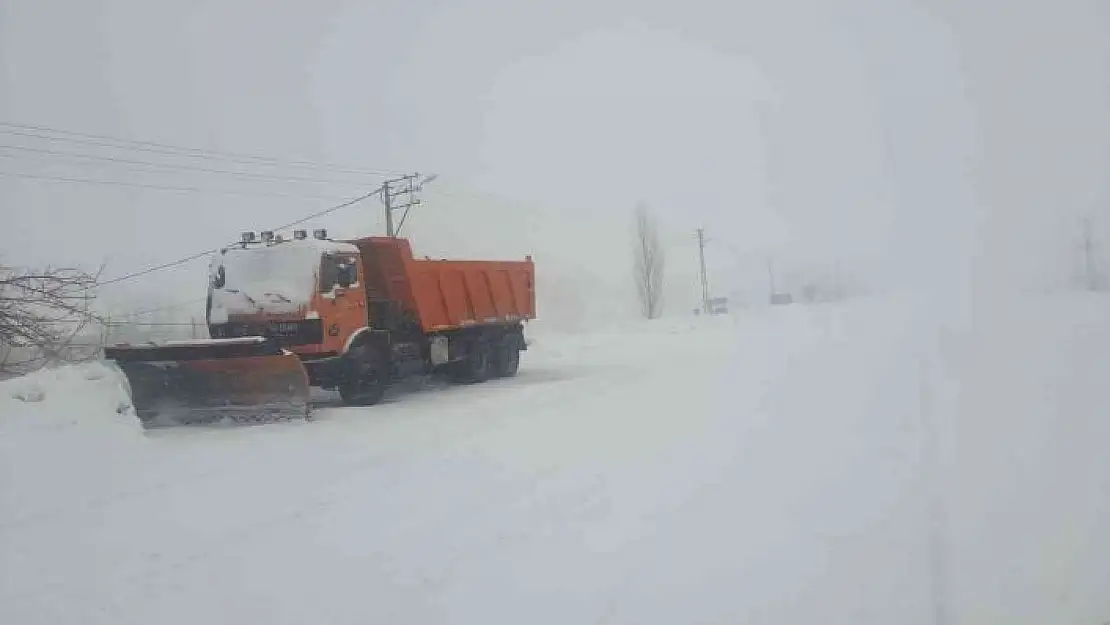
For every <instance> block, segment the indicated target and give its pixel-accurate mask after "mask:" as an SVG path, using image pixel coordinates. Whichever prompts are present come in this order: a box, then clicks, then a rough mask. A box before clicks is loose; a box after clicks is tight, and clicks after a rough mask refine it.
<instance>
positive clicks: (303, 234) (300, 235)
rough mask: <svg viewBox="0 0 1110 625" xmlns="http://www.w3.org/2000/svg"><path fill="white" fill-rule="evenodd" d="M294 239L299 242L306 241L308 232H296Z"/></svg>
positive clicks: (294, 232)
mask: <svg viewBox="0 0 1110 625" xmlns="http://www.w3.org/2000/svg"><path fill="white" fill-rule="evenodd" d="M293 238H294V239H296V240H298V241H304V240H305V239H307V238H308V230H294V231H293Z"/></svg>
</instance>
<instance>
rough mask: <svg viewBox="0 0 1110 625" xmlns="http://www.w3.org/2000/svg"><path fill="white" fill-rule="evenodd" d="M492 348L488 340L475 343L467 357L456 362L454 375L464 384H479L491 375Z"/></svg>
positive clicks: (457, 380)
mask: <svg viewBox="0 0 1110 625" xmlns="http://www.w3.org/2000/svg"><path fill="white" fill-rule="evenodd" d="M491 352H492V350H491V349H490V346H489V344H488V343H486V342H478V343H474V344H473V345H472V346H471V348H470V351H469V352H468V353H467V355H466V358H464V359H463V360H460V361H459V362H457V363H455V366H454V371H453V372H452V373H453V375H452V377H453V378H454V379H455V381H456V382H460V383H462V384H479V383H481V382H485V381H486V380H488V379H489V376H490V368H491V367H490V365H491V363H490V361H491V360H492V358H491V356H492V354H491Z"/></svg>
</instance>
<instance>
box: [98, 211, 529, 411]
mask: <svg viewBox="0 0 1110 625" xmlns="http://www.w3.org/2000/svg"><path fill="white" fill-rule="evenodd" d="M209 276H210V280H209V285H208V303H207V311H206V321H207V324H208V329H209V335H210V336H211V337H212V338H211V339H206V340H194V341H171V342H166V343H162V344H144V345H129V344H122V345H115V346H112V347H109V348H107V349H106V350H105V357H106V358H107V359H109V360H112V361H114V362H115V363H116V364H117V365H118V366H119V367H120V369H121V370H122V371H123V373H124V375H125V376H126V377H127V379H128V382H129V384H130V387H131V393H132V404H133V406H134V408H135V410H136V412H137V414H138V416H139V418H140V420H142V421H143V423H144V425H148V426H151V425H169V424H181V423H198V422H199V423H204V422H212V421H220V420H223V419H225V418H230V419H232V420H236V421H269V420H274V419H285V418H301V417H307V416H308V414H309V411H310V406H309V392H310V387H312V386H318V387H322V388H325V389H337V390H338V391H339V394H340V396H341V397H342V398H343V400H344V402H345V403H347V404H352V405H370V404H374V403H377V402H378V401H379V400H380V399H381V397H382V394H383V393H384V392H385V390H386V388H387V387H388V386H389V385H390V384H391V383H392V382H394V381H397V380H399V379H402V378H405V377H407V376H412V375H423V374H430V373H444V374H446V375H448V376H450V377H451V378H452V379H454V380H455V381H458V382H462V383H477V382H484V381H485V380H487V379H489V378H490V377H508V376H513V375H516V373H517V370H518V368H519V366H520V352H522V351H524V350H526V349H527V346H526V344H525V341H524V333H523V324H524V323H525V322H526V321H528V320H531V319H534V318H535V311H536V293H535V284H534V277H535V269H534V265H533V262H532V258H531V257H530V256H528V257H526V258H525V260H523V261H462V260H431V259H425V260H420V259H415V258H413V254H412V248H411V247H410V245H409V242H408V241H407V240H405V239H400V238H389V237H366V238H361V239H355V240H350V241H333V240H331V239H328V238H327V233H326V232H325V231H323V230H317V231H314V233H313V237H312V238H309V237H308V236H307V232H306V231H304V230H298V231H296V232H295V233H294V236H293V238H292V239H286V238H284V237H281V236H277V237H275V236H274V234H273V233H272V232H263V233H262V234H261V236H260V237H259V236H256V235H255V234H254V233H244V234H243V237H242V243H241V244H239V245H236V246H233V247H229V248H227V249H224V250H222V251H221V252H220V254H219V255H217V256H216V257H215V258H214V259H213V261H212V264H211V266H210V267H209Z"/></svg>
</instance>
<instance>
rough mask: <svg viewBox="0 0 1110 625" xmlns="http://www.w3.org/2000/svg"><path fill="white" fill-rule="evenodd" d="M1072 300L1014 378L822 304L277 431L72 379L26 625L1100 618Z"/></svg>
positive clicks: (900, 328)
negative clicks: (149, 409)
mask: <svg viewBox="0 0 1110 625" xmlns="http://www.w3.org/2000/svg"><path fill="white" fill-rule="evenodd" d="M876 308H877V309H878V310H876ZM1063 308H1064V310H1065V311H1067V314H1069V315H1072V316H1073V317H1074V318H1073V319H1072V320H1071V321H1072V322H1074V323H1072V325H1071V327H1072V328H1078V330H1072V331H1069V332H1068V333H1067V336H1068V337H1070V339H1069V340H1068V341H1067V345H1066V348H1061V347H1059V346H1060V340H1058V339H1059V338H1060V337H1059V336H1058V335H1053V334H1051V332H1057V333H1059V332H1060V331H1059V330H1051V329H1046V327H1047V326H1046V324H1043V323H1040V322H1039V320H1040V317H1037V315H1031V317H1030V320H1029V321H1028V323H1026V324H1025V325H1021V322H1020V321H1015V322H1014V324H1015V327H1013V328H1002V329H999V330H997V332H1011V333H1012V335H1014V336H1016V335H1019V334H1020V335H1022V336H1028V334H1029V332H1030V331H1036V332H1043V333H1046V334H1044V335H1043V336H1042V337H1041V339H1039V342H1038V340H1034V341H1033V343H1029V344H1033V345H1034V346H1035V347H1036V348H1037V349H1038V350H1040V351H1039V352H1038V354H1039V355H1040V356H1042V357H1041V358H1038V359H1028V360H1030V361H1031V362H1032V364H1029V365H1028V366H1021V367H1019V366H1012V364H1011V365H1010V366H1008V367H1007V368H1004V369H1003V370H999V369H998V368H997V367H994V368H992V367H990V366H986V364H988V363H990V364H997V362H1008V361H1011V360H1015V354H1014V353H1012V352H1007V351H1006V349H1004V348H1002V347H1000V345H1010V344H1009V343H1006V342H1005V341H1002V338H1005V336H1011V335H1010V334H1006V335H992V334H987V335H984V336H979V335H975V336H973V337H971V338H967V337H964V338H956V339H951V340H950V341H949V342H948V343H943V342H942V343H938V342H937V337H938V336H939V334H938V333H937V331H936V329H935V328H931V327H926V326H924V325H923V324H922V323H921V322H920V321H919V320H918V319H917V318H916V317H915V316H914V315H913V314H910V313H909V312H907V311H906V310H905V309H903V308H898V307H893V308H892V307H891V306H890V305H889V304H883V303H876V302H864V303H857V304H853V305H851V306H845V307H820V308H815V309H805V308H801V307H792V308H790V309H784V310H781V311H773V312H764V313H759V314H751V315H744V316H736V317H733V318H730V319H714V320H711V321H712V323H703V324H702V325H700V326H697V327H695V326H685V327H684V326H683V325H681V324H678V325H676V324H674V323H671V324H670V325H661V324H656V325H655V326H654V329H651V330H645V329H643V328H642V327H639V329H634V330H629V331H626V332H620V333H612V334H597V335H589V336H556V335H540V336H539V337H538V341H537V344H536V345H535V348H534V349H533V350H531V351H530V352H528V353H527V354H526V355H525V356H526V357H525V361H524V364H523V366H522V370H521V374H520V376H519V377H518V378H516V379H513V380H502V381H496V382H490V383H488V384H484V385H480V386H474V387H451V388H445V389H434V390H426V391H419V392H405V393H403V394H401V395H399V396H397V397H395V398H394V401H390V402H388V403H386V404H384V405H381V406H376V407H374V408H370V409H353V408H338V407H325V408H323V409H321V410H320V411H319V412H318V414H317V420H316V421H315V422H313V423H294V424H282V425H276V426H266V427H251V428H234V429H191V430H187V431H180V430H175V431H160V432H155V433H145V434H144V433H140V432H138V431H136V430H135V428H133V427H131V425H130V423H129V422H125V421H121V420H119V418H117V417H115V416H114V415H113V414H112V413H111V409H112V407H113V406H114V404H112V403H111V402H113V401H114V399H113V395H112V393H113V389H112V383H111V381H110V380H109V379H106V378H105V379H99V380H86V379H84V377H82V376H83V375H84V374H82V373H80V372H67V373H64V374H62V373H60V374H58V375H57V376H56V377H58V378H60V379H56V380H53V381H52V382H49V381H48V382H49V383H45V384H46V386H45V388H46V391H47V398H46V400H45V401H44V402H41V403H38V404H34V403H28V404H25V403H22V402H16V401H14V400H9V399H6V398H0V622H2V623H18V624H32V623H68V622H74V623H76V622H80V623H89V624H94V623H112V624H114V625H118V624H123V623H190V624H195V623H229V624H230V623H246V622H266V623H309V622H312V623H366V622H392V623H649V622H650V623H725V622H745V623H798V622H821V623H900V624H916V623H921V624H925V623H932V622H935V619H936V618H937V616H938V614H939V615H941V616H943V617H946V618H947V619H948V622H968V623H972V622H997V621H998V619H1001V618H1005V619H1006V622H1008V623H1015V622H1020V623H1024V622H1029V623H1034V622H1038V623H1044V622H1049V621H1052V622H1056V623H1095V622H1097V620H1096V619H1098V618H1100V617H1101V618H1103V619H1104V620H1105V619H1106V618H1110V603H1108V602H1107V600H1105V599H1104V598H1103V593H1102V592H1101V590H1100V589H1105V588H1108V587H1110V565H1106V564H1102V563H1100V562H1098V561H1097V560H1098V559H1097V558H1096V557H1095V555H1094V554H1099V553H1101V554H1105V553H1110V551H1108V550H1110V538H1108V532H1107V530H1106V529H1105V528H1106V527H1107V526H1108V523H1107V522H1108V521H1110V505H1108V500H1110V463H1108V462H1107V460H1106V459H1105V458H1106V456H1105V454H1103V453H1102V452H1101V451H1100V450H1101V447H1103V446H1104V445H1101V444H1099V442H1098V441H1099V440H1100V437H1101V440H1103V441H1104V440H1105V435H1106V433H1107V431H1108V430H1110V427H1108V426H1106V424H1105V423H1103V421H1105V420H1104V419H1101V420H1100V415H1102V413H1103V412H1105V409H1104V407H1105V406H1106V405H1108V403H1107V399H1108V397H1107V391H1106V390H1105V388H1104V387H1106V385H1105V384H1102V383H1100V381H1099V379H1098V378H1097V377H1095V376H1091V375H1079V372H1082V371H1086V370H1088V368H1089V365H1090V362H1091V360H1090V359H1092V358H1098V354H1099V351H1098V350H1099V349H1100V348H1102V349H1104V348H1106V347H1108V346H1110V331H1108V325H1107V324H1106V322H1105V321H1100V319H1105V318H1106V317H1105V316H1103V315H1105V313H1106V311H1107V306H1106V305H1105V304H1101V303H1099V304H1097V305H1092V304H1089V303H1083V304H1082V305H1076V306H1064V307H1063ZM1053 310H1055V309H1053ZM1052 327H1056V326H1055V325H1053V326H1052ZM1000 337H1001V338H1000ZM938 344H940V345H942V346H945V345H947V346H948V347H943V348H936V345H938ZM951 345H955V347H954V348H953V347H951ZM1010 349H1013V348H1012V347H1011V348H1010ZM945 350H947V351H945ZM961 350H962V351H961ZM1045 350H1048V352H1049V356H1050V358H1048V359H1047V361H1046V359H1045V358H1043V356H1044V355H1045ZM1101 353H1103V354H1104V353H1106V352H1105V351H1103V352H1101ZM992 358H998V359H999V360H990V359H992ZM983 359H986V360H983ZM1016 360H1022V359H1021V358H1016ZM942 370H943V371H944V372H945V375H940V374H938V373H937V372H938V371H942ZM1103 370H1105V369H1104V368H1103ZM986 371H992V372H993V373H990V374H988V373H985V372H986ZM67 376H68V377H67ZM953 376H957V377H958V376H963V377H961V378H960V379H962V380H965V381H967V380H970V381H974V382H975V388H976V389H977V391H976V392H968V391H966V389H965V390H963V391H961V392H958V393H953V392H951V388H953V385H952V384H951V378H952V377H953ZM86 377H87V376H86ZM92 377H95V376H92ZM15 384H16V383H13V382H9V383H7V386H4V387H3V388H4V389H11V388H14V387H15ZM1015 384H1017V385H1019V387H1018V388H1016V389H1015V388H1013V386H1014V385H1015ZM960 388H963V387H960ZM1000 389H1006V394H1005V398H1001V397H1000V396H999V395H996V394H995V391H998V390H1000ZM1035 389H1042V390H1044V389H1047V390H1046V391H1045V392H1039V391H1037V390H1035ZM67 393H69V394H70V395H69V396H68V397H67V396H66V394H67ZM1023 393H1024V395H1023ZM1045 393H1048V394H1049V395H1052V394H1053V393H1057V394H1059V395H1053V396H1060V397H1062V396H1065V395H1068V396H1071V397H1072V398H1073V400H1074V401H1072V403H1071V404H1070V411H1069V412H1067V413H1060V412H1057V411H1055V410H1053V408H1052V405H1051V404H1046V403H1041V404H1038V403H1037V402H1036V401H1035V400H1036V399H1038V398H1040V399H1043V398H1044V396H1045ZM7 394H10V393H7ZM1076 396H1078V397H1082V398H1083V399H1082V401H1079V400H1076V399H1075V397H1076ZM1023 397H1024V398H1023ZM83 403H84V404H87V407H85V408H82V407H81V406H82V404H83ZM105 406H107V408H105ZM996 407H997V408H999V409H1005V410H1006V411H1007V412H1006V414H1005V415H1002V414H999V413H997V412H995V411H994V408H996ZM81 412H92V413H95V414H92V415H83V414H80V413H81ZM969 415H972V416H975V417H976V418H975V419H972V420H970V421H963V420H961V417H963V418H964V419H966V418H967V417H968V416H969ZM930 424H932V425H931V426H930ZM926 426H929V427H932V428H934V430H935V431H933V435H934V438H936V439H937V448H938V451H936V453H935V454H934V455H933V456H931V455H930V454H932V453H933V452H932V451H931V447H930V446H929V445H928V444H927V441H928V440H930V439H928V438H926V436H925V434H927V433H928V432H929V431H930V430H928V429H926ZM1000 432H1001V433H1003V434H1001V435H1000ZM1006 432H1011V433H1013V434H1012V436H1009V437H1008V436H1007V435H1005V433H1006ZM1007 439H1008V440H1011V441H1016V442H1015V443H1014V444H1013V445H1010V444H1007ZM1000 450H1001V451H1000ZM934 456H935V457H934ZM930 462H933V463H934V464H935V466H939V467H941V468H939V469H937V470H929V467H930V466H934V465H930ZM1014 467H1018V469H1020V476H1021V479H1022V480H1023V481H1021V482H1019V483H1017V484H1011V485H1010V486H1009V490H1006V489H1005V485H1006V484H1008V482H1006V481H1005V480H1004V479H1003V478H1002V476H1003V473H1004V472H1005V471H1004V470H1013V469H1014ZM1023 467H1024V468H1023ZM1034 467H1035V468H1036V470H1035V472H1032V471H1034ZM1061 485H1066V488H1061ZM931 488H935V489H937V491H931V490H930V489H931ZM931 492H940V493H941V496H940V497H939V499H930V497H929V494H930V493H931ZM938 501H939V503H938ZM988 504H989V505H988ZM1045 509H1051V510H1052V511H1053V513H1052V514H1045V513H1044V510H1045ZM938 510H939V512H940V514H938ZM938 518H939V519H940V523H941V525H940V526H939V527H940V528H941V529H940V530H937V529H936V528H937V527H938V525H936V524H934V522H935V521H936V520H937V519H938ZM1015 519H1016V521H1015ZM938 532H939V533H938ZM938 536H939V537H940V538H939V539H938ZM937 545H940V546H941V548H940V549H939V551H938V549H934V548H932V547H936V546H937ZM1001 554H1007V557H1006V558H1004V559H1000V558H999V556H1000V555H1001ZM967 571H972V572H974V574H966V572H967ZM961 572H964V573H961Z"/></svg>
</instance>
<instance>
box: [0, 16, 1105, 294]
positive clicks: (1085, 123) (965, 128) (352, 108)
mask: <svg viewBox="0 0 1110 625" xmlns="http://www.w3.org/2000/svg"><path fill="white" fill-rule="evenodd" d="M526 4H527V3H520V2H510V1H508V0H470V1H466V0H462V1H457V2H450V3H446V2H444V3H436V2H422V3H418V2H400V1H398V2H392V1H391V2H374V3H365V2H363V3H359V2H338V1H320V2H313V3H273V2H263V1H261V0H250V1H247V0H239V1H232V2H225V1H219V2H217V1H207V2H190V3H180V2H160V1H143V0H99V1H96V0H85V1H82V2H61V1H53V0H0V122H12V123H17V124H36V125H44V126H51V127H58V128H64V129H71V130H76V131H81V132H90V133H98V134H105V135H111V136H119V137H129V138H135V139H142V140H150V141H160V142H166V143H172V144H181V145H186V146H195V147H201V148H206V149H224V150H234V151H245V152H251V153H257V154H260V155H265V156H272V157H280V158H290V159H309V160H319V161H329V162H340V163H345V164H351V165H356V166H359V167H363V168H374V169H389V170H419V171H435V172H439V173H440V174H441V176H442V177H441V178H440V180H439V181H437V182H436V183H434V187H435V189H436V190H435V191H433V190H432V187H431V186H430V187H429V190H428V194H427V195H426V197H425V201H426V204H425V206H423V207H422V208H421V209H420V211H419V213H415V214H413V216H412V217H411V219H412V220H411V222H410V224H409V225H407V226H406V230H407V231H408V234H409V235H411V236H412V237H413V239H414V245H415V247H416V248H417V251H418V252H421V253H428V254H436V255H440V254H447V255H490V256H497V257H513V256H520V255H523V254H524V253H529V252H531V253H535V254H536V256H537V262H538V263H540V269H541V272H543V271H544V270H546V272H547V275H548V276H549V277H550V278H551V279H552V280H555V279H559V280H563V281H566V280H571V281H580V282H581V283H583V284H592V285H595V287H596V288H598V289H601V290H604V289H605V288H606V286H605V285H609V286H614V285H616V286H618V287H619V288H620V289H626V288H627V289H629V292H631V291H630V286H631V285H630V283H629V282H628V278H627V272H628V266H629V262H630V256H629V250H628V230H629V223H630V211H631V208H632V206H633V205H634V203H635V202H636V201H638V200H643V201H645V202H647V203H648V204H649V205H650V206H651V207H652V208H653V209H654V210H655V211H656V212H657V213H658V214H659V215H660V218H661V220H662V221H663V223H664V225H665V227H666V241H667V244H668V252H669V257H670V259H671V275H672V276H673V280H674V283H673V285H672V288H671V292H670V298H669V299H670V301H669V302H668V303H669V304H670V306H671V309H672V311H673V310H674V309H678V310H680V311H685V310H688V309H689V308H690V307H691V306H692V305H693V301H694V297H695V293H696V288H695V286H694V279H693V272H694V268H695V262H696V256H695V253H696V248H695V247H694V245H693V234H692V233H693V229H694V228H696V227H698V226H699V225H704V226H705V227H706V228H707V229H708V231H709V234H710V235H711V236H712V237H713V238H714V239H715V242H714V244H713V245H712V246H711V249H710V264H711V267H712V269H713V279H714V283H715V284H718V285H720V289H721V290H726V289H727V288H731V287H734V286H741V285H743V284H751V283H753V282H757V281H758V280H761V279H762V275H763V274H762V271H763V259H764V258H765V256H766V255H767V254H774V256H775V258H776V261H777V263H779V264H781V265H782V266H785V267H789V266H791V265H793V266H795V267H808V266H815V265H829V264H832V263H837V264H838V265H839V266H841V267H845V268H848V270H851V271H858V272H861V273H863V274H865V275H866V276H867V277H868V278H869V279H871V280H873V281H877V282H882V283H889V282H890V281H891V279H892V278H893V277H895V276H897V277H898V279H900V280H902V281H908V282H911V283H913V284H921V285H929V286H945V287H948V286H952V285H954V284H958V285H963V286H966V285H968V284H970V282H968V281H969V280H971V279H975V280H977V281H978V282H976V284H980V285H981V284H984V283H986V284H1000V283H1015V284H1016V283H1020V284H1021V285H1023V286H1024V285H1031V286H1035V287H1042V286H1046V285H1048V286H1052V285H1056V284H1058V283H1059V282H1060V281H1061V280H1063V279H1065V278H1066V277H1067V274H1068V272H1069V271H1071V270H1072V268H1073V266H1074V262H1075V258H1074V244H1075V237H1076V235H1077V228H1078V225H1077V220H1078V218H1079V216H1080V215H1082V214H1085V213H1090V214H1094V215H1097V216H1101V218H1102V223H1101V228H1102V231H1103V233H1104V234H1105V233H1110V223H1108V222H1110V214H1108V211H1107V206H1108V200H1110V183H1108V174H1107V172H1108V171H1110V148H1108V146H1110V115H1108V112H1110V4H1108V3H1106V2H1104V1H1098V0H1063V1H1060V2H1053V3H1049V2H1044V1H1040V0H1012V1H1006V2H1004V1H1001V0H999V1H993V0H978V1H976V0H969V1H965V2H959V1H956V0H941V1H937V2H925V1H918V2H912V1H908V0H850V1H844V2H836V3H830V2H820V1H818V0H781V1H779V2H774V3H771V2H758V3H757V2H727V3H726V2H717V3H707V2H705V3H703V2H684V3H673V2H660V1H648V2H643V1H632V0H614V1H601V2H592V1H591V2H585V1H584V0H566V1H563V2H559V3H546V4H545V6H542V7H528V6H526ZM832 5H835V6H832ZM0 145H9V146H10V145H23V146H34V147H38V148H42V147H46V148H49V149H54V150H60V151H61V150H64V151H69V152H83V153H94V154H111V155H114V156H122V157H128V158H140V159H153V158H154V157H155V156H156V155H150V154H145V155H144V154H142V153H134V152H118V151H110V150H107V151H106V150H103V149H98V148H96V147H95V146H79V145H73V144H67V143H62V142H43V141H41V140H35V139H32V138H27V137H16V136H10V135H5V134H3V133H0ZM13 156H14V157H15V158H13ZM172 162H177V163H189V164H192V165H202V166H203V165H207V166H215V167H221V166H223V167H231V168H234V166H233V165H228V164H223V165H221V164H220V163H213V162H206V161H197V160H182V159H177V160H172ZM267 171H268V172H269V173H274V172H273V170H267ZM0 172H8V173H12V172H17V173H18V172H22V173H34V174H37V175H52V176H70V177H73V176H76V177H85V178H101V179H110V180H126V181H132V182H141V183H145V184H157V185H176V186H205V187H213V188H224V189H228V188H230V189H240V190H251V191H266V192H279V193H280V192H287V193H297V194H314V195H315V194H318V195H327V196H340V197H345V196H350V195H356V194H357V193H358V192H359V190H360V189H361V187H360V186H359V185H354V186H351V185H344V186H321V185H310V184H297V185H294V184H278V183H273V184H271V183H266V182H262V181H257V180H253V181H252V180H247V181H245V180H241V179H234V178H227V177H224V176H219V175H208V174H201V173H191V174H190V173H185V172H156V173H151V172H148V173H140V172H136V171H131V170H127V169H120V168H119V167H115V166H113V165H112V164H109V163H103V162H93V161H86V162H79V163H74V162H70V161H63V160H60V159H52V158H50V157H48V156H43V155H39V156H37V157H32V156H31V155H30V154H27V153H17V152H12V151H10V150H3V149H0ZM277 173H279V174H283V173H285V174H290V175H296V174H306V173H307V174H309V175H317V176H322V175H324V174H320V173H319V172H304V171H293V170H279V171H278V172H277ZM345 178H346V179H348V180H350V178H351V176H349V175H348V176H345ZM378 182H379V179H377V178H374V177H367V179H366V181H365V187H366V188H371V187H373V186H375V185H376V184H378ZM331 203H333V202H331V201H328V200H309V199H300V198H253V197H238V196H228V195H214V194H208V193H171V192H162V191H153V190H145V189H135V188H124V187H112V186H99V185H96V186H94V185H78V184H63V183H55V182H43V181H31V180H21V179H13V178H10V177H2V176H0V211H2V214H3V228H2V229H0V250H2V251H3V257H4V259H5V261H6V262H9V263H13V264H32V263H42V262H47V261H53V262H63V261H64V262H82V263H88V264H98V263H99V262H101V261H102V260H105V259H107V261H108V263H109V264H108V273H109V274H110V275H118V274H122V273H127V272H128V271H131V270H134V269H138V268H142V267H144V266H146V265H150V264H156V263H159V262H164V261H168V260H173V259H175V258H178V257H181V256H184V255H187V254H189V253H192V252H194V251H197V250H200V249H204V248H207V247H210V246H214V245H218V244H220V243H222V242H224V241H226V240H227V239H228V238H229V237H230V238H234V237H235V236H236V235H237V233H238V232H239V231H240V230H243V229H249V228H256V229H260V228H264V227H267V226H270V225H273V224H276V223H282V222H285V221H289V220H291V219H295V218H297V217H300V216H301V215H303V214H306V213H309V212H312V211H314V210H319V209H320V208H324V207H326V206H328V205H329V204H331ZM380 221H381V220H380V209H379V207H378V205H377V204H375V203H373V202H371V203H369V204H367V205H365V206H364V207H363V208H356V209H351V210H347V211H343V212H340V213H336V214H335V215H333V216H330V217H329V218H328V219H326V220H325V221H324V222H323V223H321V224H319V225H326V226H328V227H331V228H332V229H333V231H334V232H335V233H336V234H340V235H356V234H364V233H366V231H367V230H369V229H379V231H380V227H381V226H380ZM1107 245H1110V237H1108V238H1107ZM1108 260H1110V259H1108ZM541 275H542V274H541ZM203 280H204V278H203V263H195V264H192V265H186V266H185V267H183V268H181V269H180V270H174V271H168V272H165V273H159V274H155V275H154V276H152V277H151V278H150V279H144V280H136V281H134V282H132V283H129V284H126V285H121V286H120V287H118V288H117V289H116V293H117V294H118V295H117V297H120V298H122V297H124V296H138V295H140V294H142V295H144V297H146V296H148V294H156V295H151V297H154V298H155V299H157V300H158V301H163V300H169V301H177V300H182V299H188V298H190V297H193V296H194V295H195V296H198V297H202V296H203V291H202V290H203ZM961 281H963V282H961ZM595 287H590V288H595ZM105 295H108V293H107V292H106V293H105Z"/></svg>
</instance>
